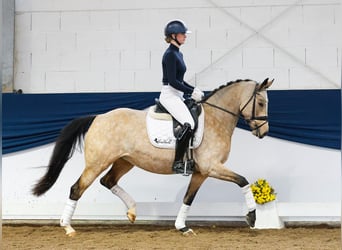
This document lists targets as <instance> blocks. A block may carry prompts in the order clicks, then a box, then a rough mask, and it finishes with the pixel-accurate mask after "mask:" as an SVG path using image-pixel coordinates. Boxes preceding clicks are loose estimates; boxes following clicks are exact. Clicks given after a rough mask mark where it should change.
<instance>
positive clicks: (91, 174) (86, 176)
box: [60, 167, 107, 236]
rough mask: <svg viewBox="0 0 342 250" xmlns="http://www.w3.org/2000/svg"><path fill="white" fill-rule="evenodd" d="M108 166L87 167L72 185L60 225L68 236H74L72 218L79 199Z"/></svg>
mask: <svg viewBox="0 0 342 250" xmlns="http://www.w3.org/2000/svg"><path fill="white" fill-rule="evenodd" d="M106 168H107V167H103V168H101V167H99V168H95V167H86V168H85V169H84V171H83V173H82V175H81V176H80V178H79V179H78V180H77V181H76V182H75V184H74V185H72V187H71V189H70V195H69V199H68V201H67V203H66V204H65V207H64V211H63V214H62V217H61V220H60V225H61V227H63V228H64V229H65V231H66V234H67V235H68V236H74V235H75V230H74V229H73V228H72V227H71V218H72V216H73V214H74V211H75V209H76V205H77V201H78V200H79V199H80V198H81V196H82V194H83V193H84V191H85V190H86V189H87V188H88V187H89V186H90V185H91V184H92V183H93V181H94V180H95V179H96V178H97V177H98V176H99V175H100V173H101V172H102V171H103V170H104V169H106Z"/></svg>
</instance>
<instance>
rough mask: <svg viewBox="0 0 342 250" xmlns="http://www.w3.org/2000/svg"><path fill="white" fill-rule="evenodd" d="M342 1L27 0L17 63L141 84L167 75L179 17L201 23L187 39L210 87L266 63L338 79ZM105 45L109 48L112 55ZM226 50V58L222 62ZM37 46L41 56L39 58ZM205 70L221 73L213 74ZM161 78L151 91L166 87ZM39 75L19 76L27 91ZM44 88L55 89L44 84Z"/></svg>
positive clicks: (326, 82)
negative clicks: (166, 55) (170, 30)
mask: <svg viewBox="0 0 342 250" xmlns="http://www.w3.org/2000/svg"><path fill="white" fill-rule="evenodd" d="M296 3H297V4H296ZM339 7H340V2H338V1H329V2H323V1H312V2H311V1H310V2H307V1H305V2H294V1H275V2H272V3H270V2H269V1H257V2H255V1H247V0H244V1H229V2H226V1H218V0H216V1H176V2H174V1H166V2H165V1H162V2H160V1H155V0H149V1H144V2H143V3H142V2H139V1H125V2H123V1H100V2H99V1H95V0H86V1H80V0H72V1H64V0H63V1H57V2H56V1H52V0H50V1H46V2H42V1H40V0H30V1H19V0H18V1H17V3H16V47H15V53H16V56H15V57H16V58H18V60H20V61H21V62H20V63H17V64H16V66H15V67H16V69H15V72H17V73H16V74H19V72H20V74H21V75H31V77H30V78H29V79H33V78H32V75H33V74H35V72H40V71H42V72H44V74H47V73H49V72H51V71H54V72H56V71H62V72H64V71H70V72H71V71H72V72H74V73H75V75H80V73H82V72H87V71H89V72H92V71H96V72H101V71H102V73H103V74H99V76H100V75H101V77H100V79H98V81H100V82H102V81H103V77H102V76H103V75H107V76H110V75H113V73H119V75H118V76H117V77H114V78H115V79H119V81H121V80H124V79H126V80H127V81H128V80H131V81H132V80H133V81H132V82H122V83H121V82H120V83H118V84H119V85H121V86H125V89H128V90H129V91H135V87H134V86H141V85H139V83H138V82H136V81H138V80H139V79H145V78H151V79H159V77H157V76H159V75H160V73H161V63H160V62H161V56H162V53H163V51H164V50H165V48H166V47H167V45H166V44H165V42H164V39H163V29H164V25H165V24H166V22H167V21H169V20H171V19H177V18H178V19H183V20H184V21H185V22H186V23H187V24H188V27H189V29H190V30H192V31H193V33H192V34H189V35H188V39H187V43H186V45H185V46H183V47H182V52H183V53H184V57H185V58H186V63H187V68H188V72H187V74H186V80H188V81H190V82H192V83H194V84H198V85H199V86H200V87H202V88H203V89H205V90H211V89H214V88H216V87H217V85H218V84H220V83H221V82H222V81H223V82H227V81H231V80H235V79H234V78H230V77H234V76H241V75H242V76H241V77H239V78H250V77H251V76H255V77H259V76H260V73H261V74H262V72H264V74H263V75H264V76H265V75H270V74H273V73H272V72H274V75H275V76H277V77H280V79H279V80H280V81H281V84H279V85H275V88H292V87H294V88H302V87H306V88H317V87H319V88H336V87H339V86H340V78H341V76H338V75H337V74H336V71H337V70H338V69H339V68H338V65H336V61H338V57H339V54H340V52H339V49H340V48H341V45H340V44H341V43H340V41H342V34H341V32H339V30H341V23H340V22H339V21H338V20H339V16H338V14H337V13H336V10H337V9H338V8H339ZM316 16H318V17H317V18H316ZM267 48H268V49H267ZM315 48H323V49H321V50H317V51H316V50H315ZM97 51H106V53H108V57H107V56H103V57H101V56H100V55H99V54H98V53H99V52H97ZM218 51H220V52H218ZM271 51H273V55H272V52H271ZM303 51H304V55H303ZM22 52H25V53H26V54H21V53H22ZM209 54H210V55H211V56H210V57H209V56H208V55H209ZM220 54H222V55H223V58H222V60H219V61H216V60H215V59H217V58H219V55H220ZM239 54H242V55H243V56H242V59H243V64H242V66H241V67H236V65H240V62H239V61H238V62H237V63H232V62H233V61H234V59H235V58H236V57H235V55H239ZM28 55H32V59H31V61H30V62H29V60H27V59H28ZM112 56H117V58H116V59H114V58H112ZM157 57H158V58H157ZM21 58H22V59H23V60H21ZM231 58H233V59H231ZM102 59H103V62H101V60H102ZM93 60H94V61H93ZM50 61H51V62H50ZM113 61H114V62H113ZM110 62H113V64H114V65H113V68H112V67H111V65H110V64H111V63H110ZM117 63H118V64H119V65H117ZM338 63H339V62H338ZM108 64H109V65H108ZM101 67H103V68H102V70H101ZM255 67H258V68H260V70H259V69H255ZM334 67H336V68H334ZM118 68H119V69H120V70H119V71H117V69H118ZM227 68H229V74H228V72H227ZM111 69H112V70H114V71H113V72H110V70H111ZM30 71H32V72H30ZM121 71H124V72H121ZM138 71H139V72H138ZM234 71H235V72H234ZM265 72H266V73H265ZM284 72H287V73H284ZM304 72H305V73H304ZM144 74H146V76H145V77H144V76H143V75H144ZM153 74H155V75H156V77H152V75H153ZM137 75H139V77H138V78H137V77H136V76H137ZM297 75H298V77H297ZM50 76H51V74H50ZM224 77H226V78H225V79H224ZM114 78H113V79H114ZM262 78H264V77H262ZM15 79H19V77H15ZM75 79H77V77H76V78H75ZM206 79H212V81H211V82H210V83H207V80H206ZM50 80H51V78H50ZM108 80H109V78H108V77H107V80H105V82H106V83H105V84H106V86H107V87H105V91H117V90H118V89H114V88H113V89H109V86H117V84H114V85H112V84H108V83H109V82H108ZM277 80H278V79H276V82H277ZM307 80H308V81H309V82H301V81H307ZM110 82H111V81H110ZM159 82H160V81H158V82H156V83H151V86H146V90H147V89H148V90H153V91H159V90H160V85H159ZM284 82H287V84H284ZM31 84H32V85H34V83H33V82H32V80H30V81H28V82H27V86H25V85H23V84H22V82H21V83H19V82H18V85H20V86H21V87H22V88H23V90H24V92H30V91H32V89H36V88H31V87H30V85H31ZM49 84H50V83H48V84H45V85H41V86H42V87H43V86H48V85H49ZM201 84H203V85H202V86H201ZM36 86H37V85H36ZM50 89H51V88H50ZM94 89H96V88H94ZM136 90H137V91H142V89H140V88H139V89H136ZM36 91H37V89H36ZM38 91H39V92H44V91H48V90H47V89H44V87H43V89H40V90H38ZM68 91H70V88H68ZM74 91H81V90H80V89H79V90H78V89H77V88H74ZM118 91H121V90H118Z"/></svg>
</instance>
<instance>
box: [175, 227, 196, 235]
mask: <svg viewBox="0 0 342 250" xmlns="http://www.w3.org/2000/svg"><path fill="white" fill-rule="evenodd" d="M179 231H181V232H182V235H183V236H191V235H194V236H196V235H197V234H196V233H195V232H194V231H193V230H192V229H191V228H188V227H184V228H182V229H179Z"/></svg>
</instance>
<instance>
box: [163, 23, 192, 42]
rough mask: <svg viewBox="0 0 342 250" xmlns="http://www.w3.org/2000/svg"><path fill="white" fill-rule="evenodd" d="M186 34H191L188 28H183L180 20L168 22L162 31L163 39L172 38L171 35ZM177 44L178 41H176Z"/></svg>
mask: <svg viewBox="0 0 342 250" xmlns="http://www.w3.org/2000/svg"><path fill="white" fill-rule="evenodd" d="M179 33H181V34H186V33H191V31H189V30H188V28H187V27H186V26H185V24H184V23H183V22H182V21H180V20H173V21H170V22H168V24H167V25H166V26H165V29H164V35H165V37H172V36H171V35H172V34H179ZM176 42H177V43H178V41H177V40H176Z"/></svg>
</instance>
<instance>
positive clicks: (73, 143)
mask: <svg viewBox="0 0 342 250" xmlns="http://www.w3.org/2000/svg"><path fill="white" fill-rule="evenodd" d="M273 81H274V79H273V80H269V79H268V78H266V79H265V80H264V81H263V82H262V83H258V82H256V81H253V80H249V79H246V80H240V79H239V80H236V81H231V82H228V83H226V84H224V85H222V86H220V87H218V88H216V89H214V90H213V91H211V92H210V93H209V94H207V95H206V96H205V97H204V98H203V99H202V100H201V101H200V104H201V105H202V108H203V111H204V113H205V118H204V128H205V129H204V134H203V139H202V141H201V144H200V145H199V146H198V147H197V148H196V149H193V159H194V161H195V170H194V172H193V173H192V175H191V179H190V183H189V185H188V188H187V191H186V193H185V196H184V198H183V204H182V205H181V208H180V210H179V213H178V215H177V218H176V221H175V224H174V225H175V228H176V229H177V230H179V231H180V232H181V233H182V234H195V233H194V231H193V230H192V229H191V228H189V227H187V226H186V218H187V215H188V212H189V209H190V206H191V204H192V202H193V200H194V198H195V196H196V193H197V192H198V190H199V188H200V187H201V185H202V183H203V182H204V181H205V180H206V179H207V178H208V177H212V178H216V179H220V180H224V181H228V182H233V183H235V184H237V185H238V186H239V187H240V188H241V190H242V193H243V194H244V197H245V201H246V205H247V208H248V213H247V215H246V221H247V224H248V225H249V226H250V227H251V228H252V227H254V224H255V220H256V203H255V200H254V197H253V194H252V191H251V188H250V184H249V182H248V181H247V179H246V178H245V177H244V176H241V175H239V174H237V173H235V172H233V171H232V170H230V169H229V168H227V167H225V166H224V163H225V162H226V161H227V159H228V155H229V152H230V146H231V137H232V134H233V131H234V128H235V127H236V125H237V122H238V120H239V119H240V118H241V119H243V120H245V121H246V122H247V124H248V125H249V127H250V129H251V131H252V134H253V135H255V136H257V137H258V138H263V137H264V136H265V135H266V134H267V132H268V130H269V125H268V99H267V89H268V88H269V87H270V86H271V85H272V83H273ZM146 115H147V111H146V110H134V109H129V108H117V109H114V110H111V111H109V112H107V113H104V114H100V115H90V116H86V117H81V118H76V119H74V120H73V121H71V122H70V123H69V124H68V125H66V126H65V127H64V128H63V129H62V130H61V132H60V135H59V136H58V138H57V139H56V143H55V146H54V149H53V152H52V155H51V158H50V161H49V165H48V166H47V171H46V173H45V175H43V176H42V177H41V178H40V179H39V180H38V182H37V183H35V184H34V186H33V188H32V193H33V194H34V195H36V196H40V195H42V194H44V193H45V192H47V191H48V190H49V189H50V188H51V187H52V186H53V185H54V183H55V182H56V180H57V178H58V176H59V174H60V173H61V171H62V169H63V167H64V165H65V164H66V162H67V161H68V160H69V159H70V158H71V157H72V155H73V152H74V150H75V147H77V145H78V144H79V143H81V142H82V140H84V142H83V143H84V149H83V150H84V157H85V168H84V171H83V172H82V174H81V176H80V177H79V179H78V180H77V181H76V182H75V183H74V185H72V186H71V189H70V193H69V198H68V200H67V202H66V204H65V208H64V211H63V214H62V216H61V219H60V226H61V227H63V228H64V230H65V233H66V235H68V236H74V235H75V233H76V231H75V229H74V228H73V227H72V226H71V218H72V216H73V213H74V211H75V208H76V205H77V202H78V200H79V199H80V198H81V196H82V195H83V193H84V191H85V190H86V189H87V188H88V187H89V186H90V185H91V184H92V183H93V181H94V180H95V179H96V178H97V177H98V176H99V175H100V174H101V173H102V172H104V171H105V170H106V169H109V170H108V172H107V173H106V174H105V175H104V176H103V177H102V178H100V183H101V184H102V185H103V186H105V187H106V188H108V189H109V190H111V191H112V193H113V194H115V195H116V196H118V197H119V198H120V199H121V200H122V201H123V202H124V204H125V205H126V207H127V217H128V220H129V221H130V222H132V223H133V222H134V221H135V219H136V202H135V201H134V199H133V198H132V197H131V196H130V195H129V194H128V193H127V192H126V191H125V190H124V189H123V188H122V187H120V186H119V185H118V182H119V180H120V178H121V177H122V176H124V175H125V174H127V173H128V172H129V171H130V170H131V169H132V168H133V167H134V166H136V167H139V168H141V169H144V170H146V171H149V172H152V173H157V174H173V171H172V164H173V160H174V154H175V150H174V149H161V148H157V147H155V146H153V145H152V144H151V143H150V141H149V140H148V135H147V131H146Z"/></svg>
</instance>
